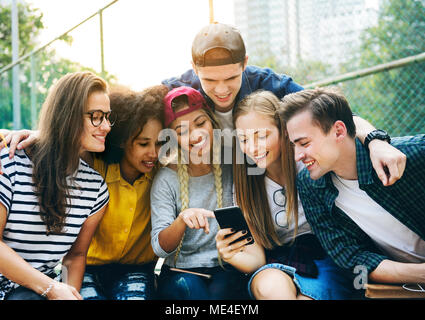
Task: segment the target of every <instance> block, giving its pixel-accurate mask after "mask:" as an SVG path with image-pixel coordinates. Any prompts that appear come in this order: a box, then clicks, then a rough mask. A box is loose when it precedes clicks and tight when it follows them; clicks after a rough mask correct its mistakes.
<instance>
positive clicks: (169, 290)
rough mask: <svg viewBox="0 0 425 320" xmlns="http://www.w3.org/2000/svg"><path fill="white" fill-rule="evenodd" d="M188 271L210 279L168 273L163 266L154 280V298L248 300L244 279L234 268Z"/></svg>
mask: <svg viewBox="0 0 425 320" xmlns="http://www.w3.org/2000/svg"><path fill="white" fill-rule="evenodd" d="M186 270H190V271H195V272H200V273H206V274H210V275H211V276H212V277H211V278H210V279H207V278H204V277H201V276H198V275H193V274H189V273H183V272H176V271H171V270H169V266H167V265H163V266H162V269H161V273H160V275H159V279H158V295H159V297H160V298H161V299H169V300H235V299H249V296H248V292H247V290H246V285H247V282H248V278H247V277H246V276H245V275H244V274H243V273H241V272H239V271H238V270H236V269H235V268H233V267H231V266H226V267H225V270H224V269H223V268H221V267H213V268H191V269H186Z"/></svg>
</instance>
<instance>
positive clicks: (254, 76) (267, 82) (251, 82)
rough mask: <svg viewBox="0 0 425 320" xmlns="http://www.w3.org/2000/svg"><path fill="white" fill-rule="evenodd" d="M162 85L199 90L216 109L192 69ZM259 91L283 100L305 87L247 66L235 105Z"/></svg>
mask: <svg viewBox="0 0 425 320" xmlns="http://www.w3.org/2000/svg"><path fill="white" fill-rule="evenodd" d="M162 84H164V85H166V86H167V87H169V88H170V89H172V88H177V87H181V86H188V87H192V88H194V89H196V90H199V91H200V92H201V93H202V94H203V95H204V97H205V99H206V101H207V103H208V105H209V106H210V107H211V108H212V109H214V103H213V101H212V100H211V99H210V98H209V97H208V96H207V95H206V93H205V92H204V90H203V89H202V87H201V83H200V81H199V78H198V76H197V75H196V74H195V72H194V71H193V70H192V69H190V70H188V71H186V72H185V73H183V74H182V75H181V76H180V77H179V78H176V77H173V78H170V79H166V80H163V81H162ZM259 89H263V90H267V91H271V92H273V93H274V94H275V95H276V96H277V97H278V98H279V99H281V98H283V96H285V95H287V94H288V93H292V92H296V91H300V90H303V87H301V86H300V85H298V84H296V83H295V82H293V81H292V79H291V78H290V77H288V76H287V75H284V74H277V73H275V72H274V71H273V70H271V69H269V68H259V67H256V66H247V67H246V69H245V71H244V72H243V74H242V85H241V89H240V90H239V93H238V94H237V96H236V100H235V105H237V103H238V102H239V101H240V100H242V99H243V98H244V97H246V96H247V95H249V94H251V93H253V92H254V91H257V90H259Z"/></svg>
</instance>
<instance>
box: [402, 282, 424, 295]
mask: <svg viewBox="0 0 425 320" xmlns="http://www.w3.org/2000/svg"><path fill="white" fill-rule="evenodd" d="M403 289H404V290H407V291H413V292H424V293H425V286H424V285H423V284H422V285H421V284H419V283H405V284H403Z"/></svg>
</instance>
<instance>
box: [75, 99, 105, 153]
mask: <svg viewBox="0 0 425 320" xmlns="http://www.w3.org/2000/svg"><path fill="white" fill-rule="evenodd" d="M94 110H100V111H103V112H105V113H106V112H110V111H111V108H110V106H109V97H108V95H107V94H106V93H105V92H102V91H95V92H93V93H91V94H90V95H89V97H88V99H87V107H86V112H90V111H94ZM109 131H111V127H110V126H109V124H108V122H107V121H106V119H103V121H102V123H101V124H100V126H98V127H95V126H94V125H93V124H92V123H91V120H90V115H88V114H85V115H84V129H83V133H82V136H81V148H80V154H81V153H83V152H86V151H89V152H102V151H104V150H105V140H106V135H107V134H108V132H109Z"/></svg>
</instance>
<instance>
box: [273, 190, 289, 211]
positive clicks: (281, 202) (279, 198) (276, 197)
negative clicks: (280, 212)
mask: <svg viewBox="0 0 425 320" xmlns="http://www.w3.org/2000/svg"><path fill="white" fill-rule="evenodd" d="M273 202H274V203H275V204H276V205H278V206H279V207H283V208H285V207H286V197H285V189H284V188H282V189H279V190H276V191H275V192H274V193H273Z"/></svg>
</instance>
